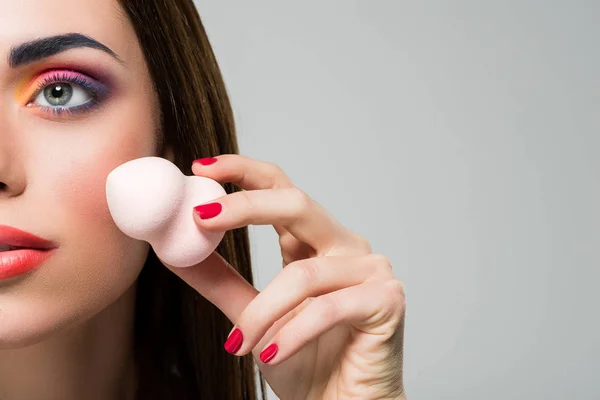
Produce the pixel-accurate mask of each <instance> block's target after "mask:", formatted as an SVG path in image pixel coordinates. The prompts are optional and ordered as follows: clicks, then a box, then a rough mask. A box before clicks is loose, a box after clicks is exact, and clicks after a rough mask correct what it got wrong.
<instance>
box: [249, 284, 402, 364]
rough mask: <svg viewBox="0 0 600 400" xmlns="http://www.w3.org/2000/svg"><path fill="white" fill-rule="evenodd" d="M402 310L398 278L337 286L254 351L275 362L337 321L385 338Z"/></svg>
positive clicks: (392, 330)
mask: <svg viewBox="0 0 600 400" xmlns="http://www.w3.org/2000/svg"><path fill="white" fill-rule="evenodd" d="M404 310H405V302H404V291H403V289H402V284H401V283H400V281H397V280H389V281H372V282H367V283H364V284H361V285H357V286H352V287H349V288H345V289H342V290H338V291H335V292H332V293H329V294H326V295H323V296H320V297H318V298H316V299H314V300H313V301H312V302H310V303H309V304H308V305H307V306H306V307H305V308H304V309H303V310H302V311H301V312H300V313H298V315H296V316H295V317H294V318H293V319H291V320H290V321H289V322H288V323H287V324H285V325H284V326H283V327H282V328H281V329H280V330H279V332H277V333H276V334H275V336H274V337H273V338H272V339H271V340H270V341H269V343H268V344H266V345H265V347H264V348H263V349H256V350H255V351H254V354H255V356H256V353H258V350H261V351H260V353H259V355H258V356H257V357H256V358H260V360H261V361H262V362H265V363H268V364H269V365H277V364H279V363H281V362H283V361H285V360H287V359H288V358H290V357H291V356H293V355H294V354H296V353H297V352H298V351H300V350H301V349H302V348H303V347H304V346H306V345H307V344H309V343H310V342H311V341H313V340H315V339H317V338H319V337H320V336H321V335H323V334H325V333H326V332H328V331H329V330H331V329H332V328H334V327H335V326H337V325H340V324H350V325H354V326H355V327H356V328H357V329H360V330H362V331H366V332H367V333H369V334H372V335H376V337H377V339H378V340H381V342H386V341H387V340H388V339H389V338H390V337H391V336H393V335H394V333H395V331H396V329H398V327H399V326H400V325H401V321H402V318H403V316H404ZM379 361H380V360H372V362H374V363H378V362H379Z"/></svg>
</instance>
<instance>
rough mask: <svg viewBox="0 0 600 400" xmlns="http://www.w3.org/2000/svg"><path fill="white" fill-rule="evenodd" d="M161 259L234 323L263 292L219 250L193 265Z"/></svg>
mask: <svg viewBox="0 0 600 400" xmlns="http://www.w3.org/2000/svg"><path fill="white" fill-rule="evenodd" d="M159 259H160V258H159ZM160 261H161V262H162V263H163V264H164V265H165V266H166V267H167V268H168V269H169V270H171V271H172V272H173V273H174V274H175V275H177V276H179V277H180V278H181V279H183V281H184V282H186V283H187V284H188V285H190V286H191V287H193V288H194V289H195V290H196V291H197V292H198V293H200V295H202V296H203V297H205V298H206V299H207V300H208V301H210V302H211V303H212V304H214V305H215V306H216V307H217V308H218V309H220V310H221V311H222V312H223V314H225V316H227V318H229V320H230V321H231V322H232V323H233V324H235V323H236V321H237V319H238V317H239V315H240V314H241V313H242V311H244V309H245V308H246V306H247V305H248V304H249V303H250V302H251V301H252V300H253V299H254V298H255V297H256V295H257V294H258V293H259V292H258V290H257V289H256V288H255V287H254V286H252V285H251V284H250V283H248V281H247V280H246V279H244V277H243V276H241V275H240V274H239V273H238V272H237V271H236V270H235V269H234V268H233V267H232V266H231V265H230V264H229V263H228V262H227V261H226V260H225V259H224V258H223V257H222V256H221V255H220V254H219V253H217V252H216V251H213V252H212V253H211V255H210V256H208V257H207V258H206V259H205V260H204V261H202V262H200V263H198V264H196V265H194V266H192V267H186V268H177V267H173V266H171V265H169V264H167V263H166V262H164V261H163V260H160Z"/></svg>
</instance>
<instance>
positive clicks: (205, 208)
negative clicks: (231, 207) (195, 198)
mask: <svg viewBox="0 0 600 400" xmlns="http://www.w3.org/2000/svg"><path fill="white" fill-rule="evenodd" d="M194 210H195V211H196V212H197V213H198V216H199V217H200V218H201V219H210V218H214V217H216V216H217V215H219V214H220V213H221V211H222V210H223V206H222V205H221V203H208V204H203V205H201V206H196V207H194Z"/></svg>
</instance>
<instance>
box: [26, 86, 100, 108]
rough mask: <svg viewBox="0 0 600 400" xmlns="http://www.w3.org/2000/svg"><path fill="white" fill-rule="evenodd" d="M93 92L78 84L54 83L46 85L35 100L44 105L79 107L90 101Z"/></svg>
mask: <svg viewBox="0 0 600 400" xmlns="http://www.w3.org/2000/svg"><path fill="white" fill-rule="evenodd" d="M92 98H93V96H92V94H91V93H90V92H89V91H88V90H87V89H84V88H82V87H80V86H78V85H74V84H70V83H53V84H51V85H48V86H46V87H45V88H44V89H43V90H42V91H41V92H40V93H39V94H38V96H37V98H36V99H35V102H36V103H37V104H38V105H40V106H43V107H65V108H70V107H77V106H81V105H83V104H85V103H87V102H89V101H90V100H91V99H92Z"/></svg>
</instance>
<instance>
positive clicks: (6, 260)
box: [0, 249, 55, 280]
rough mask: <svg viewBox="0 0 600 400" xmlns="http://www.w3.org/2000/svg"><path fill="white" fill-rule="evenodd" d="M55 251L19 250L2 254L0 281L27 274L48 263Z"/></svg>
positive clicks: (0, 258) (0, 259) (0, 253)
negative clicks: (45, 262)
mask: <svg viewBox="0 0 600 400" xmlns="http://www.w3.org/2000/svg"><path fill="white" fill-rule="evenodd" d="M54 250H55V249H50V250H39V249H19V250H11V251H2V252H0V280H2V279H10V278H14V277H15V276H19V275H22V274H25V273H27V272H29V271H31V270H33V269H35V268H37V267H38V266H39V265H40V264H42V263H43V262H44V261H46V260H47V259H48V258H49V257H50V256H51V255H52V253H54Z"/></svg>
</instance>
